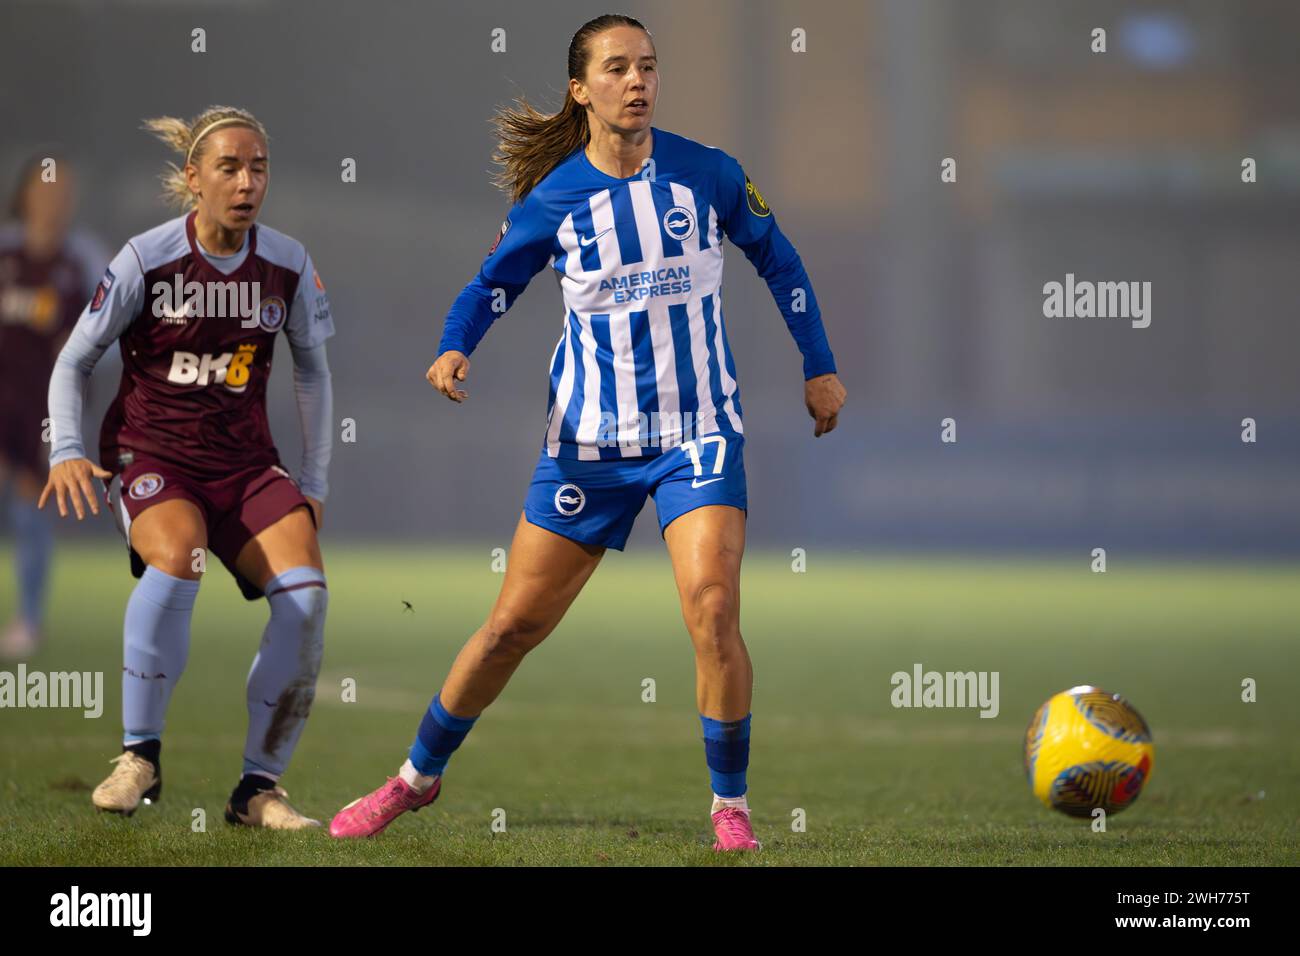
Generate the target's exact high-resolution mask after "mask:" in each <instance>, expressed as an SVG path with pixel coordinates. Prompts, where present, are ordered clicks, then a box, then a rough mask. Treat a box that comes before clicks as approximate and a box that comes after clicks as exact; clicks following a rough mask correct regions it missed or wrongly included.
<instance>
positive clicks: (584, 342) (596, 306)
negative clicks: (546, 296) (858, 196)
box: [438, 129, 835, 460]
mask: <svg viewBox="0 0 1300 956" xmlns="http://www.w3.org/2000/svg"><path fill="white" fill-rule="evenodd" d="M651 135H652V137H653V141H652V147H651V148H652V152H651V157H650V160H649V161H648V162H647V163H646V165H645V167H644V168H643V170H642V171H641V172H638V173H637V174H636V175H634V176H630V177H628V178H626V179H617V178H615V177H613V176H609V175H607V174H606V173H603V172H601V171H600V170H598V169H596V168H595V167H594V166H593V165H592V164H591V162H590V161H589V160H588V159H587V156H586V153H585V151H584V150H583V149H578V150H576V151H575V152H574V153H573V154H572V155H571V156H569V157H568V158H567V159H565V160H564V161H563V162H561V163H560V164H559V165H558V166H556V167H555V169H553V170H552V171H551V172H550V173H549V174H548V175H547V176H546V177H545V178H544V179H543V180H542V181H541V182H540V183H539V184H538V185H537V186H536V187H535V188H534V189H533V190H532V191H531V192H530V193H529V194H528V195H527V196H526V197H524V200H523V201H522V202H520V203H518V204H516V205H515V206H514V207H513V208H512V209H511V210H510V213H509V216H508V218H507V219H506V221H505V222H504V223H502V226H501V232H500V234H499V235H498V238H497V241H496V243H494V245H493V247H492V249H491V251H489V253H488V256H487V258H486V259H485V260H484V262H483V265H482V268H481V269H480V270H479V273H478V275H477V276H475V278H474V279H473V281H471V282H470V283H469V285H467V286H466V287H465V289H464V291H462V292H461V294H460V295H459V296H458V297H457V299H456V301H455V303H454V304H453V305H452V307H451V310H450V311H449V313H448V315H447V320H446V324H445V327H444V331H443V336H442V341H441V342H440V343H439V348H438V351H439V354H441V353H442V352H444V351H447V350H449V349H454V350H457V351H460V352H463V353H464V354H466V355H469V354H470V353H471V352H472V351H473V349H474V348H475V346H477V344H478V343H479V341H480V340H481V339H482V337H483V335H484V334H485V333H486V332H487V329H488V327H489V326H490V325H491V324H492V322H493V321H494V320H495V319H496V318H497V316H499V315H500V314H502V313H503V312H505V311H506V310H507V309H509V308H510V306H511V305H512V304H513V303H514V301H515V299H516V298H517V297H518V296H519V295H520V294H521V293H522V292H523V291H524V289H525V288H526V287H527V285H528V283H529V282H530V281H531V280H532V278H533V276H535V275H536V274H537V273H538V272H540V271H541V270H542V269H543V268H544V267H545V266H547V265H548V264H549V265H550V267H551V269H552V271H553V272H554V275H555V277H556V279H557V281H558V283H559V286H560V291H561V293H562V295H563V299H564V320H563V326H562V330H561V333H560V337H559V340H558V341H557V342H556V345H555V349H554V351H553V353H552V355H551V364H550V388H549V395H548V403H547V405H548V408H547V427H546V434H545V439H544V442H543V449H544V451H545V453H546V454H547V455H549V456H550V457H552V458H576V459H583V460H607V459H626V458H635V457H643V456H652V455H656V454H659V453H660V451H661V450H662V449H667V448H672V447H676V446H679V445H682V444H683V443H685V442H688V441H690V440H691V439H693V438H697V437H700V436H704V435H710V434H715V433H721V434H735V435H740V434H743V432H744V427H743V424H742V421H741V418H742V411H741V405H740V390H739V386H738V385H737V381H736V365H735V361H734V359H733V358H732V354H731V347H730V346H729V345H728V343H727V334H726V328H725V325H724V323H723V310H722V263H723V250H722V240H723V236H724V235H725V236H726V237H727V238H730V239H731V241H732V242H733V243H735V244H736V245H737V246H739V247H740V248H741V249H742V250H743V251H744V253H745V255H746V256H747V257H748V258H749V260H750V261H751V262H752V263H753V264H754V266H755V268H756V269H757V270H758V272H759V274H760V275H761V276H762V277H763V278H764V279H765V280H766V281H767V284H768V287H769V289H770V290H771V292H772V296H773V298H774V299H775V301H776V304H777V306H778V308H779V309H780V310H781V313H782V315H783V316H784V318H785V321H786V324H787V326H788V327H789V329H790V332H791V334H792V335H793V336H794V338H795V341H796V343H797V344H798V346H799V349H800V352H801V353H802V354H803V365H804V378H805V379H808V378H812V377H814V376H816V375H823V374H826V373H827V372H834V371H835V362H834V358H833V357H832V355H831V350H830V347H829V345H828V344H827V341H826V334H825V330H824V328H823V326H822V321H821V313H820V311H819V309H818V306H817V300H816V297H815V296H814V295H813V290H812V286H811V284H810V283H809V281H808V276H807V273H806V272H805V271H804V267H803V264H802V262H801V261H800V259H799V255H798V253H796V252H795V250H794V247H793V246H792V245H791V244H790V242H789V240H787V239H786V238H785V236H784V235H783V234H782V233H781V231H780V229H778V228H777V225H776V219H775V217H774V216H773V215H772V211H771V209H770V208H769V207H768V206H767V204H766V202H765V201H764V199H763V197H762V195H761V194H760V193H759V192H758V190H757V189H755V188H754V186H753V184H752V183H750V181H749V179H748V178H747V177H746V175H745V173H744V171H743V170H742V169H741V166H740V164H739V163H738V162H737V161H736V160H735V159H733V158H732V157H731V156H729V155H727V154H726V153H725V152H723V151H722V150H720V149H716V148H714V147H710V146H704V145H701V144H700V143H696V142H694V141H693V140H690V139H687V138H685V137H683V136H678V135H676V134H674V133H669V132H666V131H664V130H660V129H652V133H651Z"/></svg>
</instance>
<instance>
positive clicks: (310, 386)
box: [289, 340, 334, 502]
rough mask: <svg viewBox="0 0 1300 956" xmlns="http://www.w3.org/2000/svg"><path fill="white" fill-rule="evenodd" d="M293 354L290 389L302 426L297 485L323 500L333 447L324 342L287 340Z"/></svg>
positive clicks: (331, 405) (328, 381)
mask: <svg viewBox="0 0 1300 956" xmlns="http://www.w3.org/2000/svg"><path fill="white" fill-rule="evenodd" d="M289 350H290V351H291V352H292V353H293V392H294V396H295V397H296V398H297V400H298V421H299V423H300V424H301V425H302V468H301V469H300V471H299V474H298V487H299V488H300V489H301V490H302V493H303V494H304V495H307V496H308V497H311V498H315V499H316V500H317V501H320V502H324V501H325V496H326V495H327V494H329V482H328V481H327V480H326V475H327V473H328V471H329V463H330V453H331V451H332V449H333V443H334V431H333V425H332V422H333V419H334V392H333V388H332V387H331V384H330V369H329V363H328V362H327V361H326V357H325V345H324V343H322V344H320V345H317V346H315V347H314V348H300V347H299V346H297V345H294V344H293V341H292V340H290V342H289Z"/></svg>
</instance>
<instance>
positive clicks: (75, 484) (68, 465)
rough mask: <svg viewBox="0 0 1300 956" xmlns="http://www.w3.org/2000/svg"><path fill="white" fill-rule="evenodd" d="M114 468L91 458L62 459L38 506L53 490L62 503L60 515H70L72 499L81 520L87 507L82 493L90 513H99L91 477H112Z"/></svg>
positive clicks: (73, 506) (38, 505)
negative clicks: (98, 463)
mask: <svg viewBox="0 0 1300 956" xmlns="http://www.w3.org/2000/svg"><path fill="white" fill-rule="evenodd" d="M111 477H113V474H112V472H109V471H105V470H104V469H103V468H100V467H99V466H98V465H97V464H95V463H94V462H93V461H91V460H90V459H89V458H70V459H68V460H67V461H61V462H59V463H58V464H57V465H55V466H54V467H53V468H51V469H50V477H49V480H48V481H46V482H45V490H44V491H42V492H41V499H40V501H38V502H37V503H36V507H37V508H44V507H45V502H46V499H48V498H49V497H50V492H51V491H52V492H54V495H55V498H56V500H57V501H58V503H59V517H61V518H66V517H67V516H68V502H72V510H73V511H75V512H76V513H77V520H78V521H80V520H81V519H82V518H84V517H86V509H85V508H84V507H83V506H82V500H81V499H82V497H83V496H84V497H85V499H86V501H85V503H86V504H87V505H89V506H90V512H91V514H96V515H97V514H99V499H98V498H97V497H96V495H95V487H94V484H93V483H92V481H91V479H93V478H111Z"/></svg>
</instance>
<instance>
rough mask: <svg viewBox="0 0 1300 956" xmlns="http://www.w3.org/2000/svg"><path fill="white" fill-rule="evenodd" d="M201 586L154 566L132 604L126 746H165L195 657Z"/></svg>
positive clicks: (126, 649)
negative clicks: (166, 725)
mask: <svg viewBox="0 0 1300 956" xmlns="http://www.w3.org/2000/svg"><path fill="white" fill-rule="evenodd" d="M198 593H199V582H198V581H188V580H185V579H184V578H174V577H172V576H171V575H170V574H168V573H167V572H165V571H160V570H158V569H157V568H155V567H153V566H150V567H147V568H145V569H144V576H143V577H141V578H140V581H139V582H138V583H137V584H136V586H135V590H134V591H132V592H131V598H130V600H128V601H127V602H126V622H125V627H124V628H123V649H122V728H123V731H124V734H123V737H122V742H123V743H127V744H131V743H137V742H139V741H141V740H159V739H161V737H162V732H163V721H164V719H165V718H166V716H167V703H168V701H170V700H171V696H172V690H173V688H175V686H176V682H177V681H179V680H180V679H181V673H182V672H183V671H184V670H185V661H186V659H187V658H188V657H189V654H190V617H191V615H192V614H193V612H194V599H195V597H197V596H198Z"/></svg>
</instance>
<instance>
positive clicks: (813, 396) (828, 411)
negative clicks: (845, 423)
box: [803, 372, 848, 438]
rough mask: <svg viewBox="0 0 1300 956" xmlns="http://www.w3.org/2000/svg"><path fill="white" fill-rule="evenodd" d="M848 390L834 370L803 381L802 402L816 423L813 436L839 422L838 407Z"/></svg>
mask: <svg viewBox="0 0 1300 956" xmlns="http://www.w3.org/2000/svg"><path fill="white" fill-rule="evenodd" d="M846 395H848V391H847V390H846V389H845V388H844V386H843V385H841V384H840V379H839V376H838V375H836V374H835V373H834V372H827V373H826V374H825V375H818V376H816V377H815V378H810V379H808V381H806V382H804V383H803V403H804V405H806V406H807V407H808V414H809V415H811V416H812V418H813V421H814V422H816V425H815V426H814V427H813V437H814V438H819V437H821V436H822V435H824V434H825V433H826V432H828V431H831V430H832V429H834V428H835V426H836V425H837V424H839V414H840V409H841V408H843V407H844V397H845V396H846Z"/></svg>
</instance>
